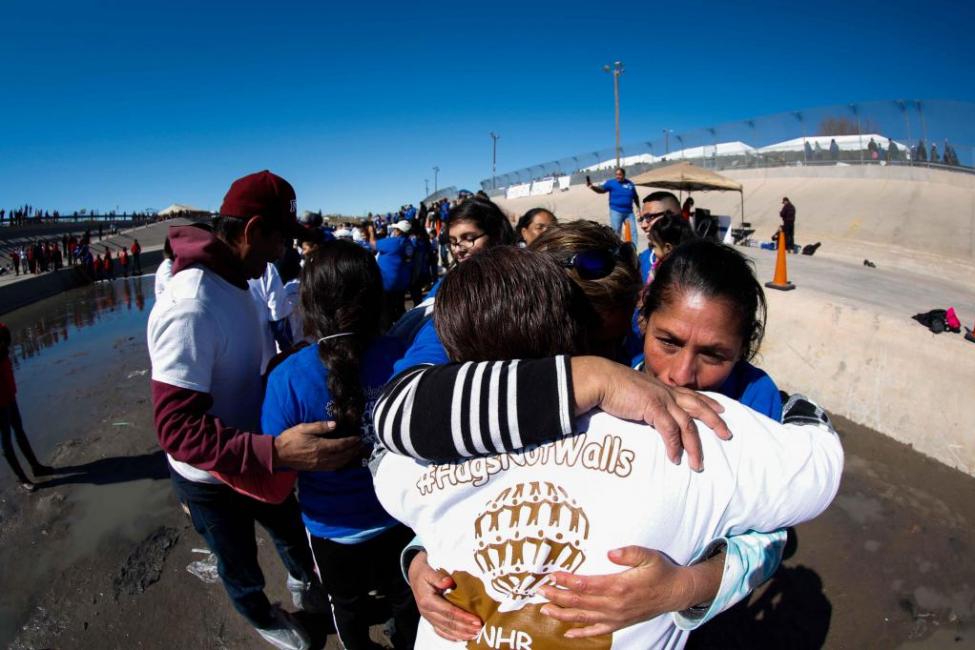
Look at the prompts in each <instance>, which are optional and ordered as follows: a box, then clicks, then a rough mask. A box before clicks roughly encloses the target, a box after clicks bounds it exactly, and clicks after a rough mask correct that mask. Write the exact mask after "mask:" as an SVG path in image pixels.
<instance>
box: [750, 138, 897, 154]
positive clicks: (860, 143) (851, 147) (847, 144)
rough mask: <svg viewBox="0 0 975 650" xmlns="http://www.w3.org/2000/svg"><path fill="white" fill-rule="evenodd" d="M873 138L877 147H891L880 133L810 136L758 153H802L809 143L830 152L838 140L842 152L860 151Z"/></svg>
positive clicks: (888, 139) (895, 142)
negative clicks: (834, 141)
mask: <svg viewBox="0 0 975 650" xmlns="http://www.w3.org/2000/svg"><path fill="white" fill-rule="evenodd" d="M871 138H873V141H874V143H876V145H877V146H878V147H880V148H881V149H884V150H886V149H887V147H888V146H890V143H891V140H890V138H887V137H886V136H882V135H880V134H879V133H864V134H863V135H856V134H854V135H810V136H806V137H804V138H792V139H791V140H784V141H782V142H776V143H774V144H770V145H768V146H767V147H762V148H761V149H758V150H757V152H756V153H760V154H762V153H784V152H787V151H802V150H803V149H804V148H805V146H806V143H807V142H808V143H809V146H810V147H812V148H814V149H815V148H816V145H817V144H818V145H819V148H820V149H822V150H823V151H829V147H830V144H831V143H832V141H833V140H836V146H837V147H839V148H840V151H860V149H864V150H866V148H867V145H868V144H869V143H870V139H871ZM894 144H895V145H896V146H897V148H898V149H906V148H907V146H906V145H904V144H901V143H900V142H897V141H894Z"/></svg>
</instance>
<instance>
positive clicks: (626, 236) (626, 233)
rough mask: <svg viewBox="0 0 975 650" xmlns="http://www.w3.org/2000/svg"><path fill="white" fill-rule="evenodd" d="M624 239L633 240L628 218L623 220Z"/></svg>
mask: <svg viewBox="0 0 975 650" xmlns="http://www.w3.org/2000/svg"><path fill="white" fill-rule="evenodd" d="M623 241H625V242H632V241H633V234H632V233H631V232H630V220H629V219H627V220H626V221H624V222H623Z"/></svg>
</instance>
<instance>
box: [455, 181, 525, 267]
mask: <svg viewBox="0 0 975 650" xmlns="http://www.w3.org/2000/svg"><path fill="white" fill-rule="evenodd" d="M513 243H515V232H514V230H513V229H512V228H511V223H509V221H508V217H507V216H506V215H505V213H504V212H502V211H501V208H499V207H498V206H497V204H495V203H494V202H493V201H489V200H487V199H482V198H480V197H477V196H472V197H469V198H466V199H464V200H463V201H461V202H460V203H458V204H457V205H456V206H454V207H453V208H451V210H450V213H449V214H448V215H447V245H448V246H449V247H450V253H451V255H453V258H454V261H455V262H456V263H457V264H461V263H463V262H464V260H466V259H468V258H469V257H470V256H471V255H476V254H477V253H478V252H480V251H482V250H485V249H488V248H490V247H492V246H499V245H504V244H513Z"/></svg>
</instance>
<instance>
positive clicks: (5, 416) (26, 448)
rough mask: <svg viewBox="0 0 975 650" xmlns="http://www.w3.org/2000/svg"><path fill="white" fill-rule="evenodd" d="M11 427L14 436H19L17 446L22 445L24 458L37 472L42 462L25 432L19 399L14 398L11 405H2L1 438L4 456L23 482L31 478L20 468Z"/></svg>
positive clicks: (0, 413) (0, 411)
mask: <svg viewBox="0 0 975 650" xmlns="http://www.w3.org/2000/svg"><path fill="white" fill-rule="evenodd" d="M11 429H13V434H14V437H15V438H17V446H18V447H20V453H22V454H23V455H24V460H26V461H27V464H28V465H30V468H31V470H32V471H34V473H36V472H37V468H38V467H40V465H41V464H40V463H39V462H37V457H36V456H34V450H33V449H31V448H30V442H29V441H28V440H27V434H26V433H24V423H23V421H22V420H21V419H20V409H18V408H17V400H14V401H13V403H11V404H10V405H9V406H4V407H0V439H2V443H3V456H4V458H6V459H7V464H8V465H10V469H11V470H13V473H14V474H16V475H17V479H18V480H19V481H20V482H21V483H24V482H27V481H28V480H29V479H28V478H27V475H26V474H24V470H22V469H21V468H20V463H18V462H17V455H16V454H15V453H14V446H13V442H12V441H11V440H10V430H11Z"/></svg>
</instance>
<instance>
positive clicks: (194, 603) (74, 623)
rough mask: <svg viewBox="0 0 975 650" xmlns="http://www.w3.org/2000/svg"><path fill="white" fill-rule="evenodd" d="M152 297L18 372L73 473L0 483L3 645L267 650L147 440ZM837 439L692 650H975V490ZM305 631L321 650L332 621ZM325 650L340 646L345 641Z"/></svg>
mask: <svg viewBox="0 0 975 650" xmlns="http://www.w3.org/2000/svg"><path fill="white" fill-rule="evenodd" d="M149 295H150V298H148V299H147V300H146V302H147V303H149V304H147V305H146V309H139V310H133V309H131V305H130V308H129V310H128V311H126V310H125V309H124V302H118V301H117V304H116V307H115V308H117V309H119V310H120V311H121V312H122V314H121V315H119V314H116V312H115V311H114V310H115V308H112V311H110V312H107V313H108V315H103V316H102V317H101V318H102V322H101V323H100V324H99V327H100V328H101V334H100V335H99V337H98V338H93V339H91V340H86V339H84V336H86V334H84V333H83V332H82V333H77V332H75V331H74V330H71V335H72V336H73V337H74V338H73V339H72V340H73V341H75V345H77V346H78V347H77V349H72V348H71V347H70V346H69V347H68V348H65V347H63V345H62V343H58V344H52V347H51V349H50V350H47V349H45V350H40V352H39V353H38V356H41V355H46V356H44V359H46V361H45V363H50V364H51V365H50V367H44V366H39V365H32V364H35V363H39V362H38V361H37V360H36V359H23V360H21V364H20V369H19V370H20V371H21V372H23V374H24V383H25V386H24V390H23V391H22V398H25V399H29V400H30V401H29V402H28V401H24V399H22V401H21V410H22V411H23V413H24V418H25V422H26V424H27V430H28V433H30V434H31V435H32V436H35V437H36V438H37V439H38V440H39V441H40V442H39V444H38V450H39V452H40V453H41V455H42V456H43V457H45V458H47V459H49V461H50V462H51V463H52V464H54V465H56V466H58V467H59V468H61V469H62V470H66V471H65V473H63V474H60V475H58V476H57V477H55V478H53V479H51V480H48V481H47V482H46V483H44V484H43V486H41V489H39V490H38V491H37V492H36V493H34V494H31V495H27V494H24V493H22V492H20V491H19V490H18V489H17V488H16V486H15V484H14V483H13V481H12V479H11V478H10V476H9V473H8V472H7V471H6V470H3V473H2V474H0V645H8V644H9V646H10V647H13V648H18V649H20V648H25V649H26V648H33V649H40V648H57V649H68V648H80V649H88V648H90V649H93V650H94V649H96V648H97V649H99V650H101V649H104V648H159V649H163V648H166V649H168V648H194V649H195V648H233V649H236V648H242V649H249V648H254V649H255V650H259V649H263V648H267V647H270V646H267V645H266V644H265V643H264V642H263V641H261V640H260V639H259V638H258V637H257V636H256V634H255V633H254V632H253V631H252V630H251V629H249V627H248V626H247V625H246V623H245V622H244V621H243V620H242V619H241V618H240V617H239V616H238V615H237V614H236V613H235V612H234V611H233V609H232V608H231V606H230V605H229V602H228V600H227V598H226V596H225V594H224V593H223V588H222V587H221V586H220V585H219V584H208V583H205V582H203V581H201V580H200V579H199V578H197V577H195V576H194V575H191V574H190V573H189V572H188V571H187V566H188V565H189V564H191V563H192V562H195V561H198V560H201V559H203V558H204V557H205V555H204V554H203V553H200V552H197V551H196V550H195V549H204V548H205V545H204V543H203V541H202V539H201V538H200V537H199V536H197V535H196V533H195V532H194V531H193V530H192V528H191V527H190V523H189V520H188V518H187V517H186V516H185V515H184V514H183V513H182V511H181V510H180V509H179V508H178V507H177V504H176V501H175V499H174V498H173V496H172V494H171V491H170V489H169V482H168V474H167V469H166V464H165V458H164V457H163V455H162V454H161V452H159V450H158V448H157V446H156V444H155V437H154V434H153V431H152V422H151V414H150V407H149V401H148V400H149V386H148V376H147V375H146V374H145V373H144V372H143V371H145V370H147V369H148V367H149V363H148V357H147V353H146V349H145V344H144V340H143V331H144V329H143V328H144V324H145V318H146V317H147V314H148V311H147V309H148V307H151V290H150V294H149ZM37 313H41V312H37ZM37 313H33V312H32V313H29V314H24V315H21V316H22V320H23V322H28V321H32V319H36V318H37V317H38V316H37ZM113 315H114V316H113ZM116 316H118V318H119V320H113V318H115V317H116ZM96 320H98V319H96ZM13 321H14V324H15V325H16V321H17V317H16V316H15V317H13ZM55 329H56V328H55ZM106 331H108V332H109V333H110V335H108V336H106V335H105V332H106ZM91 336H94V335H91ZM79 338H80V339H82V340H80V341H79V340H78V339H79ZM41 347H43V346H41ZM52 369H55V370H56V371H57V373H58V374H57V375H54V376H52V375H51V372H52ZM34 375H36V376H34ZM45 377H46V378H47V379H46V381H42V380H44V378H45ZM72 377H75V379H74V380H72V379H71V378H72ZM78 377H81V379H79V378H78ZM838 428H839V430H840V432H841V434H842V436H843V439H844V444H845V447H846V450H847V463H846V471H845V476H844V482H843V486H842V488H841V490H840V494H839V496H838V497H837V499H836V501H835V503H834V504H833V506H831V507H830V509H829V510H828V511H827V512H826V513H825V514H824V515H823V516H821V517H820V518H819V519H818V520H816V521H814V522H811V523H809V524H805V525H803V526H799V527H798V528H797V529H796V530H795V534H794V536H793V538H794V541H795V543H794V544H793V545H792V546H793V548H790V550H789V553H791V555H790V556H789V557H788V559H787V560H786V561H785V562H784V564H783V566H782V568H781V569H780V570H779V572H778V573H777V574H776V576H775V577H774V578H773V580H772V581H771V582H770V583H769V584H768V585H766V586H765V587H763V588H762V589H760V590H758V591H757V592H756V593H755V594H753V595H752V597H751V599H750V600H749V601H748V602H747V603H743V604H742V605H740V606H739V607H737V608H735V609H734V610H732V611H731V612H728V613H726V614H724V615H723V616H722V617H720V618H719V619H717V620H716V621H715V622H713V623H712V624H711V625H710V626H708V627H707V628H705V629H704V630H702V631H700V632H699V633H697V634H696V636H693V637H692V647H696V648H755V647H769V648H784V647H788V648H820V647H827V648H915V647H916V648H946V647H950V648H975V627H973V622H972V621H973V608H975V554H973V548H975V533H973V525H972V524H973V522H975V479H973V478H971V477H968V476H965V475H963V474H961V473H959V472H957V471H954V470H951V469H948V468H947V467H945V466H943V465H941V464H939V463H936V462H934V461H931V460H928V459H926V458H924V457H922V456H920V455H919V454H917V453H915V452H914V451H912V450H911V449H910V448H908V447H905V446H904V445H900V444H899V443H896V442H893V441H891V440H890V439H888V438H886V437H884V436H882V435H879V434H878V433H876V432H873V431H869V430H866V429H864V428H862V427H859V426H857V425H854V424H852V423H850V422H847V421H843V420H839V421H838ZM52 429H57V431H56V432H52ZM259 539H263V540H264V541H263V543H262V544H261V554H262V566H263V567H264V569H265V572H266V575H267V580H268V592H269V595H270V597H271V598H272V600H281V601H283V602H285V603H287V600H286V597H287V592H286V590H285V588H284V583H285V574H284V570H283V568H282V566H281V563H280V561H279V560H278V559H277V558H276V557H275V555H274V551H273V546H272V545H271V544H270V542H269V541H268V540H267V538H266V537H265V536H264V535H263V533H262V532H261V533H259ZM310 623H312V624H313V625H317V628H318V629H317V631H316V634H317V636H318V643H319V647H321V644H322V643H323V642H324V641H325V635H326V633H327V623H326V622H324V621H322V620H318V621H310ZM377 633H378V632H377ZM325 647H328V648H335V647H338V645H337V642H336V640H335V637H334V635H332V636H329V637H328V644H327V645H326V646H325Z"/></svg>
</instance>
